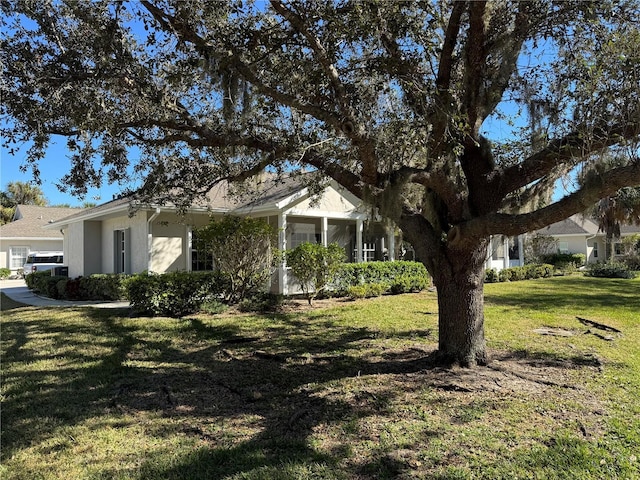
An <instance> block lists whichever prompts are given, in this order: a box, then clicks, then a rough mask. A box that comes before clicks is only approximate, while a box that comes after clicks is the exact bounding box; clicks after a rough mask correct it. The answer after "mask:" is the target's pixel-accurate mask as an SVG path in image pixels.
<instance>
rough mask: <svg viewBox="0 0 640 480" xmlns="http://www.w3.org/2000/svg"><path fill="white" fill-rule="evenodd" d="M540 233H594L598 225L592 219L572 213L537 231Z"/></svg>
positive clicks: (596, 231)
mask: <svg viewBox="0 0 640 480" xmlns="http://www.w3.org/2000/svg"><path fill="white" fill-rule="evenodd" d="M537 233H540V234H542V235H595V234H596V233H598V225H597V224H596V223H595V222H593V221H592V220H589V219H586V218H582V217H581V216H580V215H572V216H570V217H569V218H567V219H565V220H562V221H560V222H556V223H553V224H551V225H549V226H547V227H544V228H541V229H540V230H538V231H537Z"/></svg>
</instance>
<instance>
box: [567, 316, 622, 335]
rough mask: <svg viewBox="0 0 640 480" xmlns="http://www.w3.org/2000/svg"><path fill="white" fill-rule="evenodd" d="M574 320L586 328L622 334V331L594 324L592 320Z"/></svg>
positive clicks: (579, 318)
mask: <svg viewBox="0 0 640 480" xmlns="http://www.w3.org/2000/svg"><path fill="white" fill-rule="evenodd" d="M576 318H577V319H578V321H579V322H580V323H581V324H583V325H586V326H588V327H593V328H597V329H598V330H604V331H605V332H616V333H622V331H620V330H618V329H617V328H613V327H610V326H609V325H605V324H603V323H598V322H594V321H593V320H588V319H586V318H582V317H576Z"/></svg>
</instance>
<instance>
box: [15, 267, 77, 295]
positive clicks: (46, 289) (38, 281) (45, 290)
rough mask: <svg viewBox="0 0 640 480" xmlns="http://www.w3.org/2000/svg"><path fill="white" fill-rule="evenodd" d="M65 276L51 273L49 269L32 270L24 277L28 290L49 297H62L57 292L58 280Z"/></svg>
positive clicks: (64, 278)
mask: <svg viewBox="0 0 640 480" xmlns="http://www.w3.org/2000/svg"><path fill="white" fill-rule="evenodd" d="M66 279H67V277H62V276H55V275H51V271H49V270H43V271H41V272H33V273H30V274H29V275H27V276H25V277H24V280H25V283H26V284H27V287H28V288H29V290H33V291H34V292H35V293H39V294H41V295H44V296H46V297H50V298H56V299H57V298H62V296H60V295H59V293H58V285H57V284H58V282H59V281H60V280H66Z"/></svg>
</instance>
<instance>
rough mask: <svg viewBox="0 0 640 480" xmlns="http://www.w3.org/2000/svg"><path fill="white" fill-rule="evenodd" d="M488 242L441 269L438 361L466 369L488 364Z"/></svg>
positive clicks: (438, 278) (453, 257) (438, 276)
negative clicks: (486, 277)
mask: <svg viewBox="0 0 640 480" xmlns="http://www.w3.org/2000/svg"><path fill="white" fill-rule="evenodd" d="M486 251H487V243H486V241H482V242H480V244H479V245H476V246H475V247H473V248H472V249H470V250H469V251H460V250H457V251H456V252H455V253H454V254H452V253H449V255H447V260H446V261H444V262H441V264H440V265H438V266H437V271H436V272H435V274H434V283H435V285H436V288H437V291H438V360H439V361H440V362H442V363H446V364H454V363H455V364H459V365H461V366H463V367H473V366H475V365H485V364H486V363H487V353H486V345H485V339H484V260H485V258H486V257H485V254H486Z"/></svg>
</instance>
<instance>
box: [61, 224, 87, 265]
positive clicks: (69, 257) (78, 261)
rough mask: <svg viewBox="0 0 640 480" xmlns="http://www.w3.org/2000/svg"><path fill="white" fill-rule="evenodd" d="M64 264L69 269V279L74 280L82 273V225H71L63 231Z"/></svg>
mask: <svg viewBox="0 0 640 480" xmlns="http://www.w3.org/2000/svg"><path fill="white" fill-rule="evenodd" d="M64 236H65V243H64V263H65V264H66V265H67V266H68V267H69V277H71V278H75V277H80V276H83V275H85V273H84V224H83V223H82V222H78V223H72V224H70V225H69V227H68V228H67V229H65V231H64Z"/></svg>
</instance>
